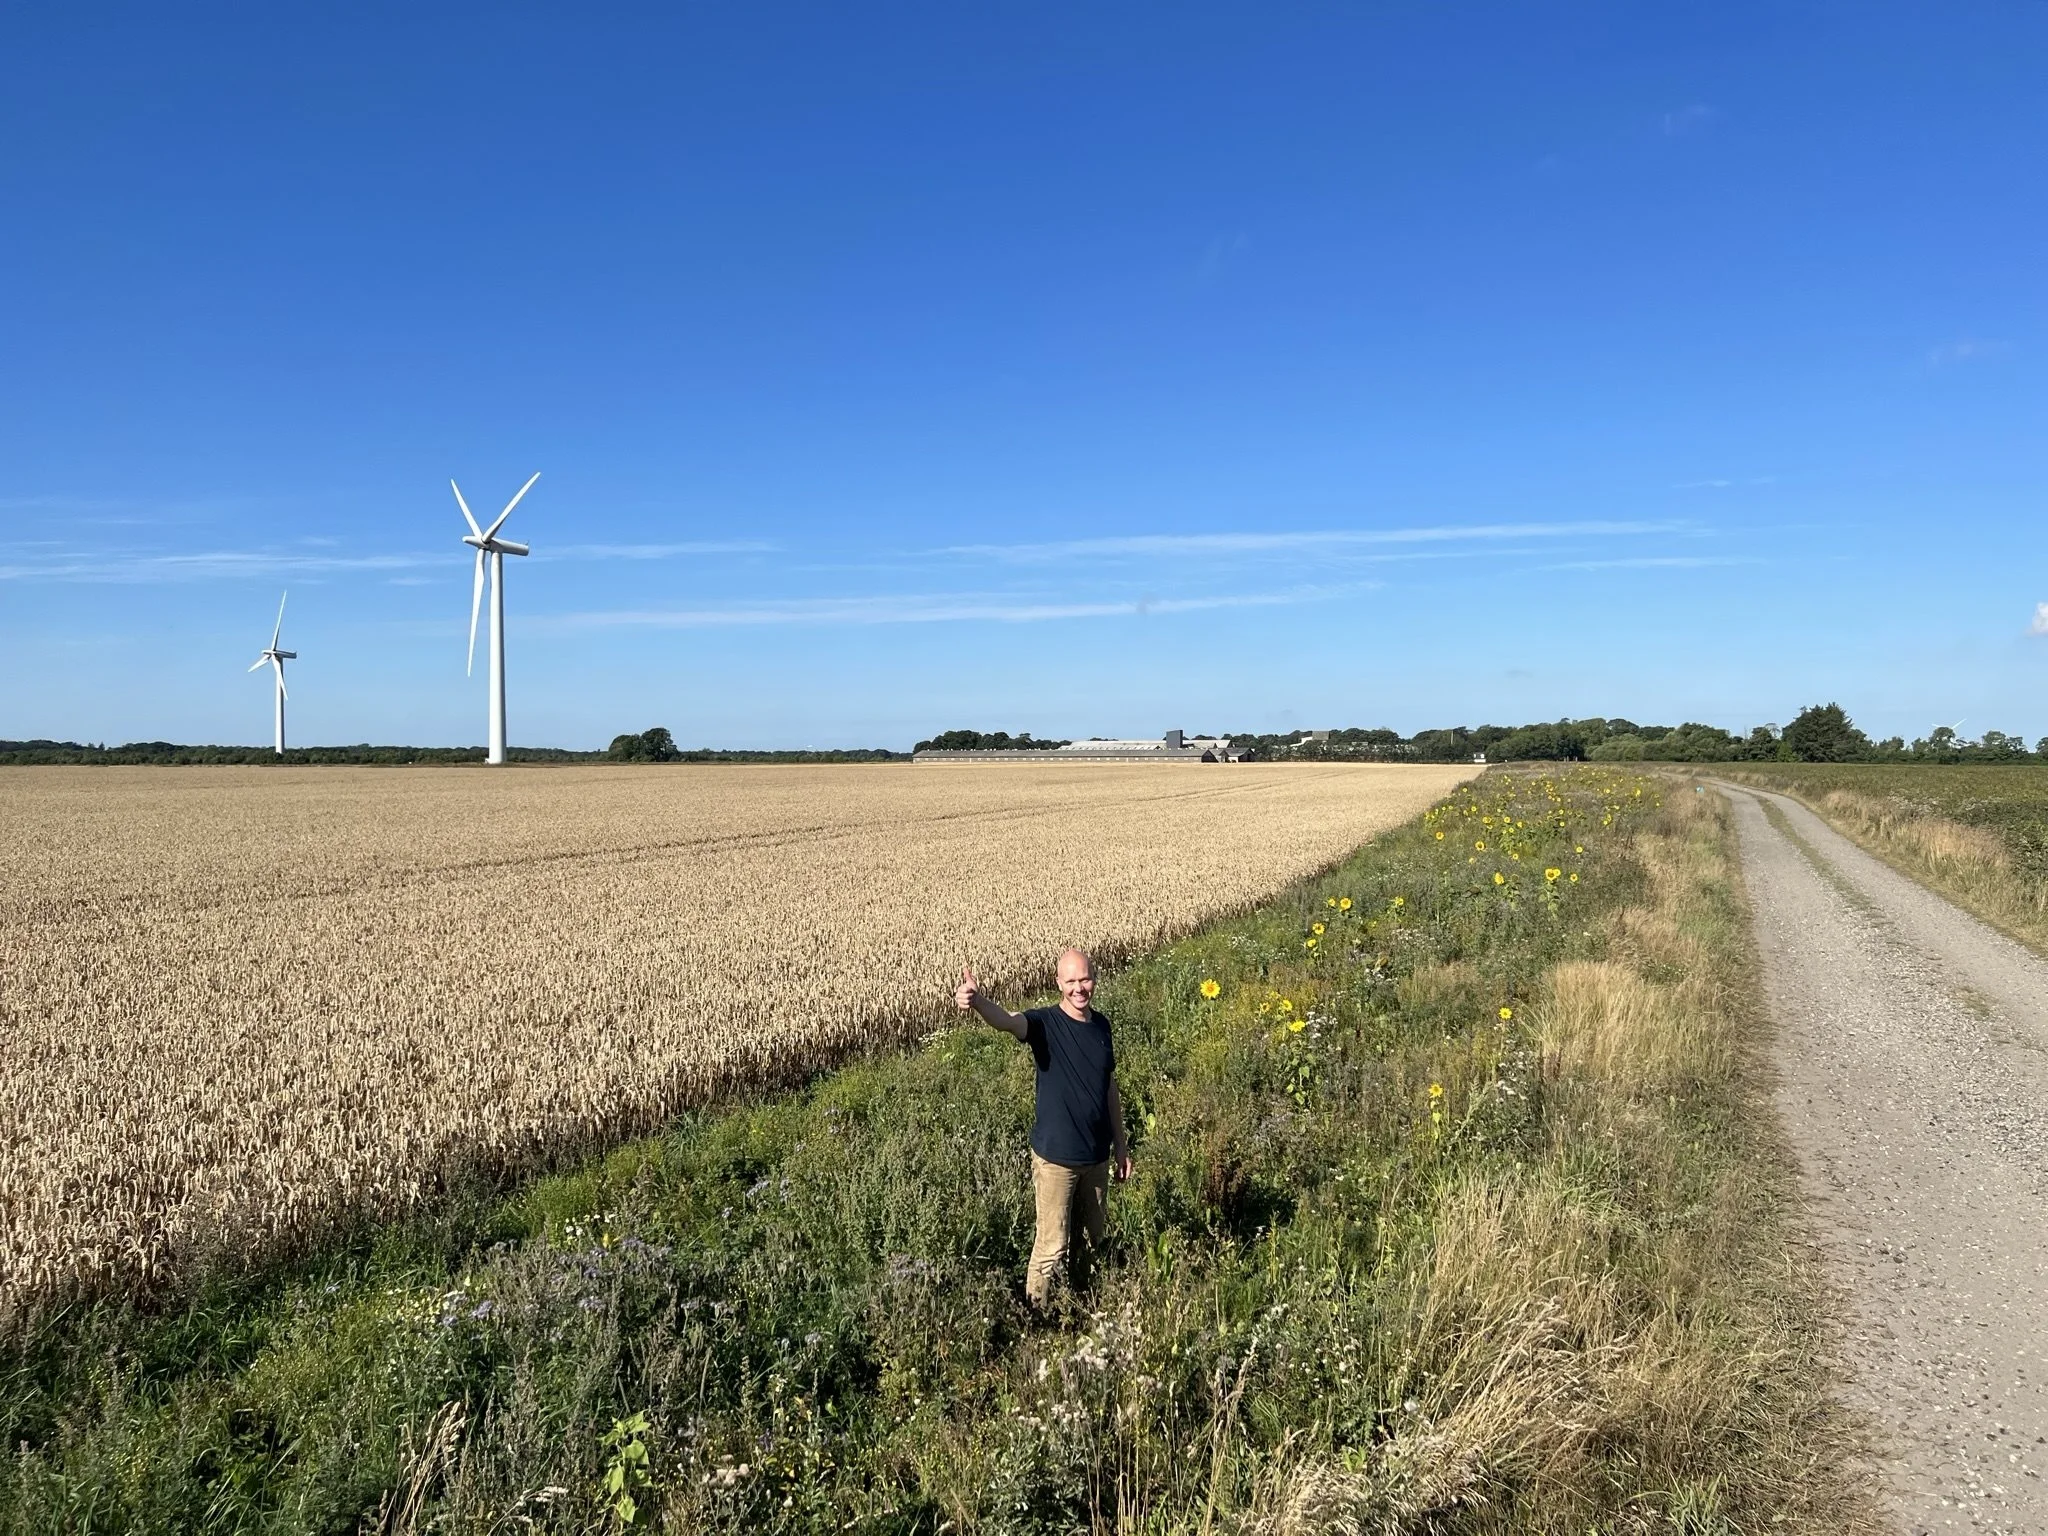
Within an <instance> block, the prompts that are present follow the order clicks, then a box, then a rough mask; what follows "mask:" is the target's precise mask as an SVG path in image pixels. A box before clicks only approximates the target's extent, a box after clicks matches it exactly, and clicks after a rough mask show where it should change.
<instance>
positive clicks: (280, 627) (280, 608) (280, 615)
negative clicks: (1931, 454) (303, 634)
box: [270, 592, 291, 651]
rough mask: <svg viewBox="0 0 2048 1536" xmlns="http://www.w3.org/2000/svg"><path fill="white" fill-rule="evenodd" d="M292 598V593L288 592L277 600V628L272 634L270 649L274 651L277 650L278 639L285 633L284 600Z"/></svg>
mask: <svg viewBox="0 0 2048 1536" xmlns="http://www.w3.org/2000/svg"><path fill="white" fill-rule="evenodd" d="M290 596H291V593H289V592H287V593H285V595H284V597H280V598H279V599H278V600H277V627H276V628H275V629H273V630H271V632H270V648H271V649H272V650H273V651H274V650H276V649H277V637H278V636H279V635H281V634H283V633H284V598H285V597H290Z"/></svg>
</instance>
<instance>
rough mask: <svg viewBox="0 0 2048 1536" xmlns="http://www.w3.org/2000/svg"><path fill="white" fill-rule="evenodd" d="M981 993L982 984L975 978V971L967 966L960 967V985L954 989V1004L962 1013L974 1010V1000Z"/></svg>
mask: <svg viewBox="0 0 2048 1536" xmlns="http://www.w3.org/2000/svg"><path fill="white" fill-rule="evenodd" d="M980 995H981V984H980V983H979V982H977V981H976V980H975V979H974V972H973V971H972V970H971V969H969V968H968V967H966V966H962V967H961V968H960V985H959V986H957V987H955V988H954V989H953V1006H954V1007H956V1008H958V1009H959V1010H960V1011H961V1012H962V1013H969V1012H972V1011H973V1008H974V1000H975V999H976V998H977V997H979V996H980Z"/></svg>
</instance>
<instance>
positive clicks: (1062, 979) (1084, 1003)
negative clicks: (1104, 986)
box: [1059, 954, 1095, 1016]
mask: <svg viewBox="0 0 2048 1536" xmlns="http://www.w3.org/2000/svg"><path fill="white" fill-rule="evenodd" d="M1059 983H1060V998H1061V1000H1062V1001H1064V1002H1065V1003H1066V1005H1067V1011H1068V1012H1069V1013H1073V1014H1076V1015H1082V1016H1085V1015H1086V1014H1087V1012H1088V1000H1089V999H1090V998H1092V997H1093V996H1095V971H1094V968H1093V967H1092V966H1090V965H1089V963H1088V957H1087V956H1086V955H1075V954H1065V955H1061V956H1060V969H1059Z"/></svg>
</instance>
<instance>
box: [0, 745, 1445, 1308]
mask: <svg viewBox="0 0 2048 1536" xmlns="http://www.w3.org/2000/svg"><path fill="white" fill-rule="evenodd" d="M1468 772H1469V770H1465V769H1459V768H1402V767H1377V766H1354V765H1285V766H1282V765H1274V766H1270V767H1257V766H1244V765H1240V766H1236V767H1231V768H1215V769H1206V770H1205V769H1193V768H1161V767H1157V766H1133V767H1124V766H1117V765H1111V766H1106V767H1105V766H1087V767H1083V766H1080V765H1061V764H1047V765H1046V766H1044V767H1040V766H1038V765H1036V764H1025V765H1011V764H1000V765H972V766H970V765H956V766H947V767H943V768H937V767H919V768H880V767H877V768H859V767H843V768H755V769H745V768H738V769H715V770H677V769H663V768H645V769H631V768H610V767H608V768H591V769H577V768H564V769H551V770H528V771H511V772H506V771H498V772H491V771H486V770H463V769H449V770H410V771H408V770H380V769H367V770H348V769H310V770H295V769H275V770H255V769H183V770H174V771H163V770H151V769H139V770H119V769H89V770H83V771H80V770H64V769H49V770H42V769H20V770H13V771H11V772H10V773H9V774H8V776H7V777H6V779H5V780H4V783H0V793H4V795H5V797H6V801H5V803H6V806H7V812H8V815H7V826H8V836H7V843H6V848H7V857H6V863H5V867H4V870H0V1062H4V1069H5V1070H4V1078H0V1313H6V1312H9V1311H14V1310H18V1309H20V1308H21V1307H23V1306H28V1305H35V1304H39V1303H41V1302H43V1301H47V1300H49V1299H52V1298H54V1297H58V1296H62V1295H67V1294H74V1293H77V1292H79V1291H82V1290H90V1289H93V1288H96V1287H104V1286H106V1285H109V1284H114V1283H144V1284H162V1283H166V1282H170V1281H175V1280H177V1279H179V1278H180V1277H182V1276H185V1275H188V1274H189V1273H190V1272H191V1271H192V1270H193V1269H194V1268H195V1267H196V1266H198V1265H201V1264H204V1263H207V1262H212V1261H213V1260H214V1259H216V1258H218V1257H221V1256H227V1257H230V1258H231V1259H233V1260H236V1261H247V1260H250V1259H253V1258H259V1257H264V1256H267V1255H271V1254H274V1253H277V1252H280V1251H285V1250H289V1249H291V1248H293V1247H295V1246H297V1245H301V1244H303V1243H304V1242H306V1241H307V1240H308V1239H309V1238H310V1237H312V1236H316V1235H317V1234H318V1233H319V1232H320V1231H322V1230H323V1229H324V1228H326V1227H327V1226H329V1225H330V1224H331V1223H332V1222H334V1221H335V1220H336V1219H337V1218H348V1217H354V1216H359V1215H363V1214H369V1215H390V1214H394V1213H399V1212H403V1211H404V1210H406V1209H408V1208H410V1207H412V1206H414V1205H415V1204H416V1203H417V1202H419V1201H420V1200H422V1199H424V1198H427V1197H429V1196H430V1195H431V1194H432V1193H433V1191H434V1189H435V1187H436V1183H437V1181H438V1180H439V1179H441V1178H444V1177H446V1176H447V1175H448V1174H449V1172H450V1171H451V1170H454V1169H461V1168H482V1169H486V1170H491V1171H504V1170H506V1169H512V1168H518V1167H521V1166H526V1165H530V1164H532V1163H534V1162H535V1161H537V1160H539V1159H542V1158H545V1157H547V1156H549V1155H551V1154H554V1153H559V1152H561V1151H562V1150H564V1149H565V1148H575V1147H581V1146H587V1145H591V1144H593V1143H595V1142H598V1141H602V1140H605V1139H610V1138H616V1137H619V1136H623V1135H627V1134H631V1133H633V1132H636V1131H639V1130H643V1129H645V1128H647V1127H650V1126H652V1125H655V1124H658V1123H659V1122H660V1121H661V1120H662V1119H663V1118H665V1117H666V1116H668V1115H670V1114H672V1113H674V1112H675V1111H676V1110H678V1109H679V1108H683V1107H686V1106H688V1105H690V1104H693V1103H698V1102H702V1101H704V1100H705V1099H707V1098H709V1097H711V1096H713V1095H715V1094H717V1093H719V1092H721V1091H726V1090H730V1089H732V1088H734V1087H736V1086H742V1085H745V1084H748V1083H754V1082H760V1081H763V1080H776V1079H780V1080H787V1079H788V1078H789V1077H790V1076H792V1075H794V1074H799V1073H803V1072H808V1071H811V1070H815V1069H816V1068H818V1067H819V1066H822V1065H824V1064H827V1063H829V1062H831V1061H832V1060H834V1059H837V1058H840V1057H843V1056H844V1054H845V1053H846V1052H847V1051H849V1050H852V1049H857V1048H859V1047H861V1046H863V1045H868V1044H872V1043H875V1042H878V1041H886V1040H890V1039H901V1038H903V1037H905V1036H906V1035H907V1034H910V1033H912V1032H917V1031H922V1030H925V1029H929V1028H930V1027H932V1026H933V1025H935V1024H938V1023H940V1022H942V1021H944V1020H946V1019H947V1018H948V1017H950V1014H949V994H950V988H951V984H952V982H953V981H954V980H955V979H957V977H958V974H959V967H960V965H961V963H962V961H964V960H972V961H974V962H976V964H977V967H978V970H979V972H980V974H981V975H982V976H983V977H984V978H985V980H986V982H987V983H988V984H989V985H991V986H994V987H998V988H1002V987H1016V986H1021V985H1027V984H1035V983H1037V982H1039V981H1041V980H1042V979H1043V977H1044V976H1045V974H1046V973H1047V971H1048V967H1049V961H1050V957H1051V956H1052V955H1053V954H1054V952H1055V951H1056V950H1057V949H1058V948H1059V946H1061V945H1062V944H1066V943H1077V944H1081V945H1083V946H1086V947H1090V948H1093V949H1095V950H1096V951H1097V952H1099V953H1106V954H1108V955H1111V956H1113V955H1115V954H1117V953H1123V952H1129V951H1131V950H1133V949H1136V948H1139V947H1143V946H1146V945H1150V944H1152V943H1155V942H1157V941H1158V940H1160V939H1161V938H1163V937H1166V936H1168V935H1170V934H1173V933H1176V932H1179V931H1184V930H1186V929H1187V928H1189V927H1190V926H1192V925H1194V924H1196V923H1199V922H1201V921H1203V920H1205V919H1207V918H1210V917H1213V916H1215V915H1217V914H1219V913H1222V912H1225V911H1229V910H1232V909H1235V908H1240V907H1242V906H1245V905H1247V904H1249V903H1251V902H1254V901H1256V900H1258V899H1259V898H1261V897H1263V896H1265V895H1267V894H1269V893H1271V892H1272V891H1273V890H1275V889H1276V888H1277V887H1279V886H1280V885H1282V884H1284V883H1286V882H1287V881H1289V880H1292V879H1294V878H1296V877H1298V876H1300V875H1303V874H1306V873H1309V872H1311V871H1312V870H1314V869H1316V868H1319V867H1321V866H1323V865H1325V864H1327V863H1329V862H1331V861H1332V860H1334V859H1336V858H1338V857H1340V856H1341V855H1343V854H1344V853H1346V852H1348V851H1349V850H1350V849H1351V848H1353V847H1355V846H1357V845H1358V844H1359V843H1361V842H1363V841H1365V840H1366V839H1367V838H1368V837H1370V836H1371V835H1372V834H1373V833H1375V832H1377V831H1379V830H1381V829H1383V828H1386V827H1388V826H1391V825H1393V824H1395V823H1398V822H1400V821H1403V820H1406V819H1407V818H1409V817H1410V816H1413V815H1415V814H1417V813H1418V812H1420V811H1421V810H1422V809H1423V808H1424V807H1426V806H1427V805H1428V804H1429V803H1430V802H1431V801H1432V800H1433V799H1434V798H1435V797H1437V796H1438V795H1440V794H1441V793H1442V792H1444V791H1445V790H1447V789H1448V788H1450V786H1451V785H1452V784H1454V783H1455V782H1457V781H1458V780H1459V779H1461V778H1463V777H1465V776H1466V775H1467V773H1468Z"/></svg>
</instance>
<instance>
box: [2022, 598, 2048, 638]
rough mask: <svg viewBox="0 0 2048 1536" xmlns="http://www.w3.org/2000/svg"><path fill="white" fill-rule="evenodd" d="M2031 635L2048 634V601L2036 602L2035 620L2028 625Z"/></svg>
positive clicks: (2028, 631)
mask: <svg viewBox="0 0 2048 1536" xmlns="http://www.w3.org/2000/svg"><path fill="white" fill-rule="evenodd" d="M2027 633H2028V634H2030V635H2048V603H2036V604H2034V622H2033V623H2031V624H2029V625H2028V626H2027Z"/></svg>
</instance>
